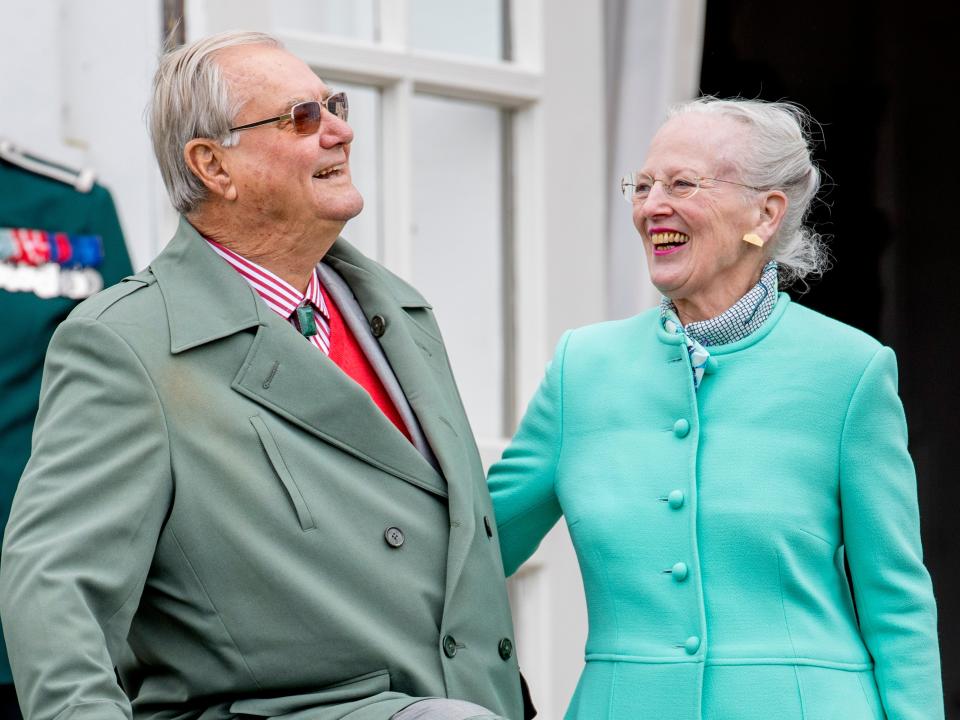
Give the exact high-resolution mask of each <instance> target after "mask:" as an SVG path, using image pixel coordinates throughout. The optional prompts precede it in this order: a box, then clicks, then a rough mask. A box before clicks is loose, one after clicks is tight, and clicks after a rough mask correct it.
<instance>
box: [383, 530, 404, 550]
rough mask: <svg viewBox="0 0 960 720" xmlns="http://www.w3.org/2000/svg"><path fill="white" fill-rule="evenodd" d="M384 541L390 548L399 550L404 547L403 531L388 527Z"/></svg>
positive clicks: (384, 534)
mask: <svg viewBox="0 0 960 720" xmlns="http://www.w3.org/2000/svg"><path fill="white" fill-rule="evenodd" d="M383 539H384V540H386V541H387V545H389V546H390V547H393V548H398V547H400V546H401V545H403V541H404V537H403V530H401V529H400V528H398V527H388V528H387V529H386V530H385V531H384V533H383Z"/></svg>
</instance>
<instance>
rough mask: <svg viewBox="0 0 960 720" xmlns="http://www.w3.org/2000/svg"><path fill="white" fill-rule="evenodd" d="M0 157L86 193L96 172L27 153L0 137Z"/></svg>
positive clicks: (91, 186)
mask: <svg viewBox="0 0 960 720" xmlns="http://www.w3.org/2000/svg"><path fill="white" fill-rule="evenodd" d="M0 158H3V159H4V160H6V161H7V162H8V163H10V164H11V165H16V166H17V167H20V168H23V169H24V170H29V171H30V172H34V173H36V174H37V175H43V176H44V177H48V178H51V179H53V180H59V181H60V182H62V183H66V184H67V185H71V186H73V189H74V190H76V191H77V192H82V193H87V192H90V191H91V190H92V189H93V185H94V181H95V180H96V174H95V173H94V172H93V170H91V169H90V168H83V169H81V170H75V169H73V168H69V167H67V166H66V165H61V164H60V163H57V162H53V161H52V160H47V159H46V158H42V157H38V156H36V155H33V154H31V153H27V152H25V151H23V150H21V149H20V148H18V147H17V146H16V145H14V144H13V143H11V142H10V141H9V140H3V139H0Z"/></svg>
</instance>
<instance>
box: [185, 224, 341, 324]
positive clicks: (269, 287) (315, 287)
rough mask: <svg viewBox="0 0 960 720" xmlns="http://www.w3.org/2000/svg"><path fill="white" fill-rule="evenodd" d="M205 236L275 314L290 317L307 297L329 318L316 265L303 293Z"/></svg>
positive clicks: (211, 245)
mask: <svg viewBox="0 0 960 720" xmlns="http://www.w3.org/2000/svg"><path fill="white" fill-rule="evenodd" d="M204 240H206V241H207V243H208V244H209V245H210V247H211V248H212V249H213V251H214V252H215V253H217V255H219V256H220V257H222V258H223V259H224V260H226V262H227V264H228V265H230V267H232V268H233V269H234V270H236V271H237V272H238V273H240V275H241V277H243V279H244V280H246V281H247V282H248V283H250V286H251V287H252V288H253V289H254V290H256V292H257V294H258V295H259V296H260V297H261V298H262V299H263V301H264V302H265V303H266V304H267V307H269V308H270V309H271V310H273V311H274V312H275V313H277V315H279V316H281V317H283V318H289V317H290V316H291V315H292V314H293V311H294V310H296V309H297V307H298V306H299V305H301V304H303V302H305V301H306V302H309V303H310V304H311V305H313V307H314V308H315V309H316V311H317V312H319V313H320V314H321V315H322V316H323V317H324V319H325V320H327V321H328V322H329V320H330V314H329V312H328V310H327V303H326V302H325V301H324V299H323V293H322V291H321V289H320V278H318V277H317V270H316V268H314V270H313V272H312V273H310V280H309V282H308V283H307V291H306V293H302V292H300V291H299V290H297V289H296V288H295V287H294V286H293V285H291V284H290V283H288V282H287V281H286V280H284V279H282V278H281V277H279V276H278V275H275V274H274V273H272V272H270V271H269V270H267V269H266V268H265V267H263V266H262V265H258V264H257V263H255V262H253V261H252V260H249V259H247V258H245V257H243V256H242V255H238V254H237V253H235V252H234V251H233V250H230V249H229V248H226V247H224V246H223V245H221V244H220V243H218V242H217V241H215V240H211V239H210V238H206V237H205V238H204Z"/></svg>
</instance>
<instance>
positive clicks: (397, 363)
mask: <svg viewBox="0 0 960 720" xmlns="http://www.w3.org/2000/svg"><path fill="white" fill-rule="evenodd" d="M325 262H327V263H329V264H330V266H331V267H332V268H333V269H334V270H336V271H337V272H338V273H339V274H340V276H341V277H342V278H343V279H344V280H345V281H346V282H347V284H348V285H349V286H350V289H351V290H352V291H353V294H354V296H355V297H356V298H357V301H358V302H359V304H360V306H361V308H362V309H363V312H364V314H365V315H366V317H367V320H368V321H372V319H373V318H374V316H376V315H379V316H380V317H381V318H382V319H383V320H385V328H384V331H383V334H382V335H381V336H380V338H379V341H380V346H381V347H382V348H383V351H384V354H385V355H386V356H387V359H388V360H389V362H390V366H391V367H392V368H393V372H394V374H395V375H396V377H397V381H398V382H399V383H400V386H401V387H402V388H403V391H404V393H405V394H406V396H407V399H408V401H409V402H410V406H411V408H412V409H413V411H414V413H415V414H416V416H417V419H418V420H419V421H420V425H421V427H422V428H423V432H424V435H426V437H427V441H428V442H429V443H430V447H431V449H432V450H433V452H434V455H435V456H436V458H437V461H438V462H439V464H440V468H441V471H442V472H443V476H444V478H445V479H446V482H447V492H448V503H449V511H450V525H451V533H450V545H449V548H448V557H447V582H448V584H447V590H448V594H449V593H450V592H452V588H453V587H454V585H455V583H456V579H457V578H459V576H460V573H461V570H462V568H463V563H464V561H465V559H466V556H467V553H468V551H469V547H470V543H471V542H472V540H473V537H474V534H475V532H476V518H475V512H474V497H473V491H474V482H475V478H474V465H475V464H474V463H472V462H471V458H470V457H468V455H467V449H468V448H470V447H472V446H473V439H472V437H471V436H470V435H469V433H470V429H469V426H468V425H467V423H466V422H465V421H462V422H461V421H459V418H461V416H462V412H463V411H462V408H461V405H460V401H459V395H458V394H457V390H456V387H455V386H454V385H453V384H452V380H451V376H450V374H449V367H448V364H447V357H446V352H445V350H444V347H443V344H442V343H441V342H440V340H439V339H438V338H434V337H433V336H432V335H431V334H430V333H428V332H427V331H426V330H424V329H423V328H422V327H421V326H420V325H418V324H417V323H416V322H415V321H414V320H413V319H411V317H410V315H409V314H408V310H414V309H429V308H430V305H429V304H428V303H427V302H426V301H425V300H424V299H423V297H421V296H420V295H419V293H417V292H416V291H415V290H413V288H411V287H410V286H409V285H407V284H406V283H401V282H400V281H399V280H397V279H395V278H389V277H383V275H384V272H383V271H382V269H380V268H374V267H373V266H372V264H370V263H369V261H368V260H367V259H366V258H364V257H363V256H362V255H360V254H359V253H358V252H357V251H355V250H353V249H352V248H351V247H350V246H349V245H347V244H346V243H343V242H341V241H337V243H336V244H335V245H334V246H333V248H331V250H330V252H329V253H328V254H327V257H326V258H325ZM464 434H466V437H464V436H463V435H464Z"/></svg>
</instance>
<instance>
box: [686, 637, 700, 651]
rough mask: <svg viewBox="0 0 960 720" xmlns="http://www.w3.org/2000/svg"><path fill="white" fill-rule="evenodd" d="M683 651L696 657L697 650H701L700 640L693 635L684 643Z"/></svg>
mask: <svg viewBox="0 0 960 720" xmlns="http://www.w3.org/2000/svg"><path fill="white" fill-rule="evenodd" d="M683 649H684V650H685V651H686V652H687V655H695V654H696V652H697V650H699V649H700V638H698V637H697V636H696V635H691V636H690V637H688V638H687V639H686V640H685V641H684V643H683Z"/></svg>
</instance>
